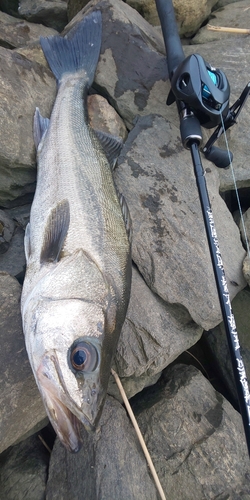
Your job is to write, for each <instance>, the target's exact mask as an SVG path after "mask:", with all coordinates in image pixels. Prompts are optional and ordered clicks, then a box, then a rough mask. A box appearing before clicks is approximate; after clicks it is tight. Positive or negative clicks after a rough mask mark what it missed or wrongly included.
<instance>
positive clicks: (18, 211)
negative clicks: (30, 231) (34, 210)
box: [5, 205, 31, 229]
mask: <svg viewBox="0 0 250 500" xmlns="http://www.w3.org/2000/svg"><path fill="white" fill-rule="evenodd" d="M30 208H31V205H22V206H19V207H14V208H10V209H9V210H5V213H7V214H8V215H9V216H10V217H11V218H12V219H13V220H14V221H15V222H16V223H17V224H18V225H19V226H20V227H22V228H23V229H25V228H26V226H27V224H28V222H29V219H30Z"/></svg>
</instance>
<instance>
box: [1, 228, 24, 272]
mask: <svg viewBox="0 0 250 500" xmlns="http://www.w3.org/2000/svg"><path fill="white" fill-rule="evenodd" d="M23 240H24V230H23V229H22V228H21V227H18V226H17V227H16V229H15V232H14V235H13V238H12V240H11V243H10V247H9V249H8V251H7V252H5V253H4V254H0V271H5V272H6V273H9V274H10V275H11V276H14V277H15V278H17V279H18V280H23V279H24V273H25V265H26V260H25V254H24V244H23Z"/></svg>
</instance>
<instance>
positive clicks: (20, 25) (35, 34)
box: [0, 12, 57, 49]
mask: <svg viewBox="0 0 250 500" xmlns="http://www.w3.org/2000/svg"><path fill="white" fill-rule="evenodd" d="M56 33H57V31H55V30H53V29H51V28H46V27H45V26H41V25H39V24H33V23H28V22H27V21H24V20H23V19H18V18H16V17H12V16H9V15H8V14H5V13H3V12H0V45H1V46H3V47H6V48H8V49H13V48H16V47H21V46H22V45H26V44H27V43H30V42H34V41H35V40H39V38H40V36H51V35H55V34H56Z"/></svg>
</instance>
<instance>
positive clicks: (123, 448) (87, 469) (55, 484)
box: [46, 396, 158, 500]
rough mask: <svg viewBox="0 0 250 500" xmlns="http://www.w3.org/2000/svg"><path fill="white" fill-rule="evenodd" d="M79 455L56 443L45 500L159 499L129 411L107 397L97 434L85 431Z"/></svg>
mask: <svg viewBox="0 0 250 500" xmlns="http://www.w3.org/2000/svg"><path fill="white" fill-rule="evenodd" d="M82 438H83V446H82V449H81V450H80V451H79V453H77V454H76V455H74V454H72V453H69V452H68V451H67V450H66V449H65V448H64V447H63V445H62V444H61V443H60V442H59V440H58V439H57V440H56V443H55V446H54V448H53V452H52V455H51V460H50V467H49V478H48V483H47V496H46V500H68V499H70V500H78V499H79V498H86V499H88V500H101V499H104V498H105V499H110V500H111V499H112V500H115V499H119V500H135V499H136V500H156V499H157V498H158V496H157V492H156V488H155V485H154V483H153V481H152V478H151V475H150V472H149V470H148V467H147V462H146V460H145V457H144V455H143V453H142V450H141V448H140V445H139V443H138V441H137V438H136V434H135V431H134V429H133V427H132V424H131V423H130V421H129V418H128V416H127V414H126V411H125V410H124V408H123V407H122V405H121V404H120V403H118V401H116V400H115V399H113V398H111V397H110V396H109V397H108V398H107V400H106V403H105V406H104V409H103V413H102V417H101V421H100V424H99V428H98V431H97V432H96V433H95V434H88V433H87V432H86V431H84V429H82Z"/></svg>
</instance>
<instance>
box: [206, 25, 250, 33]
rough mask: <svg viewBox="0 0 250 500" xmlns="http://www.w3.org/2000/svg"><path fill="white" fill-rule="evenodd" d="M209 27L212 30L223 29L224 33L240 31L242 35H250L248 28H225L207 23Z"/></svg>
mask: <svg viewBox="0 0 250 500" xmlns="http://www.w3.org/2000/svg"><path fill="white" fill-rule="evenodd" d="M207 29H208V30H210V31H221V32H224V33H240V34H242V35H250V29H247V28H225V27H223V26H212V25H211V24H208V25H207Z"/></svg>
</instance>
